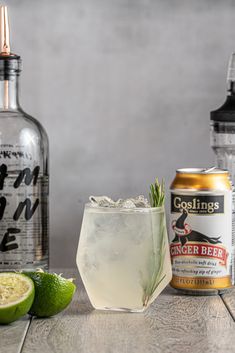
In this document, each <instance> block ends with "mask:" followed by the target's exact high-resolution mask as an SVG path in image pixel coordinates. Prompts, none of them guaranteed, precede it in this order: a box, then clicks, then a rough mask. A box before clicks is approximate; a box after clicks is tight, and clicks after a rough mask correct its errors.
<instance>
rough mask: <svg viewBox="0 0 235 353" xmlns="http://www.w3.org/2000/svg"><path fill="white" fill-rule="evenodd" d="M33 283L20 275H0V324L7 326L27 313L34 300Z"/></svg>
mask: <svg viewBox="0 0 235 353" xmlns="http://www.w3.org/2000/svg"><path fill="white" fill-rule="evenodd" d="M34 292H35V291H34V284H33V281H32V280H31V279H30V278H28V277H27V276H25V275H23V274H21V273H13V272H1V273H0V324H9V323H10V322H13V321H15V320H17V319H19V318H20V317H21V316H24V315H25V314H27V312H28V311H29V309H30V307H31V305H32V303H33V300H34Z"/></svg>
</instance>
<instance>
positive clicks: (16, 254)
mask: <svg viewBox="0 0 235 353" xmlns="http://www.w3.org/2000/svg"><path fill="white" fill-rule="evenodd" d="M0 10H1V12H0V17H1V20H3V17H2V7H1V9H0ZM5 15H6V14H5ZM4 20H5V17H4ZM7 24H8V23H7ZM2 28H4V27H3V26H2V27H1V29H2ZM4 35H5V34H4ZM2 36H3V33H0V45H1V43H2V42H3V41H2V40H1V39H2ZM1 49H2V51H1V53H0V271H7V270H34V269H36V268H38V267H40V268H42V269H47V268H48V191H49V190H48V182H49V173H48V138H47V134H46V132H45V130H44V128H43V127H42V126H41V124H40V123H39V122H38V121H37V120H36V119H34V118H33V117H31V116H30V115H28V114H26V113H25V112H24V111H23V109H22V108H21V106H20V104H19V75H20V71H21V59H20V57H19V56H18V55H15V54H11V53H10V52H9V51H6V50H4V47H2V48H1ZM5 49H6V48H5Z"/></svg>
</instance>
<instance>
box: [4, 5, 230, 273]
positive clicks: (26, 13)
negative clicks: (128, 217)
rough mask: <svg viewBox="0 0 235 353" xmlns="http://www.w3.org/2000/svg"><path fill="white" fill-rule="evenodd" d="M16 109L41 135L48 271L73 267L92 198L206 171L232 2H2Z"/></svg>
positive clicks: (123, 193) (224, 66)
mask: <svg viewBox="0 0 235 353" xmlns="http://www.w3.org/2000/svg"><path fill="white" fill-rule="evenodd" d="M6 4H7V5H9V7H10V8H9V12H10V20H11V35H12V48H13V51H14V52H16V53H18V54H21V55H22V58H23V72H22V85H21V88H22V89H21V102H22V106H23V107H24V108H25V110H26V111H27V112H28V113H31V114H32V115H33V116H35V117H36V118H37V119H38V120H39V121H40V122H41V123H42V124H43V125H44V127H45V128H46V130H47V132H48V135H49V139H50V166H51V168H50V170H51V179H50V181H51V183H50V186H51V188H50V192H51V201H50V206H51V207H50V209H51V264H52V266H60V267H62V266H68V267H69V266H74V264H75V254H76V247H77V242H78V237H79V231H80V225H81V219H82V213H83V205H84V203H85V202H86V201H87V199H88V196H89V195H90V194H95V195H99V194H107V195H110V196H112V197H119V196H121V197H127V196H130V195H137V194H147V189H148V185H149V183H150V182H152V181H153V180H154V178H155V176H159V177H160V178H161V177H164V178H165V179H166V184H167V185H168V186H169V183H170V181H171V180H172V178H173V176H174V171H175V169H176V168H177V167H189V166H211V165H212V164H213V153H212V151H211V149H210V146H209V112H210V110H212V109H215V108H217V107H218V106H219V105H221V104H222V103H223V100H224V97H225V90H226V83H225V78H226V70H227V61H228V58H229V55H230V53H231V52H232V51H233V50H235V25H234V24H235V2H233V1H228V0H224V1H212V0H211V1H209V0H207V1H205V0H200V1H198V0H197V1H189V0H185V1H183V0H178V1H170V0H168V1H166V0H164V1H163V0H162V1H160V0H70V1H64V0H54V1H52V0H50V1H49V0H47V1H46V0H41V1H32V0H24V1H22V0H21V1H17V0H15V1H13V0H11V1H10V0H9V1H6Z"/></svg>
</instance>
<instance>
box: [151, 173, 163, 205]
mask: <svg viewBox="0 0 235 353" xmlns="http://www.w3.org/2000/svg"><path fill="white" fill-rule="evenodd" d="M149 201H150V205H151V207H161V206H162V205H163V204H164V201H165V183H164V180H163V179H162V182H161V184H160V183H159V181H158V178H156V179H155V183H154V184H151V185H150V193H149Z"/></svg>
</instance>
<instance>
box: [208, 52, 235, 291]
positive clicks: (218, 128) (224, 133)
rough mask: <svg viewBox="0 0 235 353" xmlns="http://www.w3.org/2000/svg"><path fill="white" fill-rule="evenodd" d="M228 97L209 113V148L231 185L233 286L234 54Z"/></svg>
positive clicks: (230, 68) (234, 196) (234, 222)
mask: <svg viewBox="0 0 235 353" xmlns="http://www.w3.org/2000/svg"><path fill="white" fill-rule="evenodd" d="M227 86H228V88H227V90H228V95H227V98H226V101H225V102H224V104H223V105H222V106H221V107H220V108H219V109H217V110H214V111H212V112H211V147H212V148H213V150H214V152H215V156H216V165H217V166H218V167H219V168H222V169H227V170H228V171H229V173H230V177H231V182H232V185H233V198H232V200H233V202H232V234H231V237H232V256H231V261H232V264H231V266H232V284H233V285H234V284H235V271H234V270H235V188H234V185H235V53H233V54H232V55H231V58H230V61H229V65H228V74H227Z"/></svg>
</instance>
